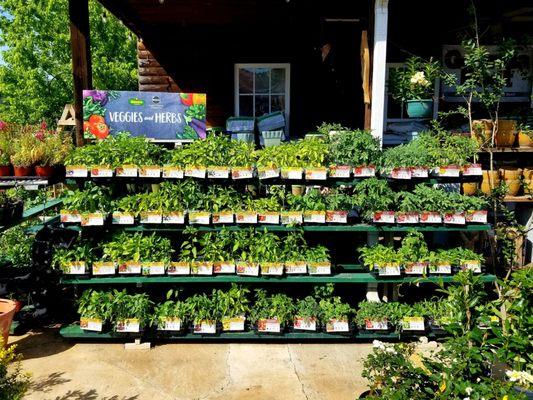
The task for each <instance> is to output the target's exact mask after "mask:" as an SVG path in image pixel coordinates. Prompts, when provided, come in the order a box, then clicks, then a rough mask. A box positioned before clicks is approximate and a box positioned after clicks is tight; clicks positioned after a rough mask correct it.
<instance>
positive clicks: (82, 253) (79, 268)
mask: <svg viewBox="0 0 533 400" xmlns="http://www.w3.org/2000/svg"><path fill="white" fill-rule="evenodd" d="M93 259H94V256H93V255H92V247H91V246H90V245H89V244H88V243H84V244H80V245H76V246H74V247H72V248H57V249H56V250H55V251H54V255H53V257H52V266H53V267H55V268H59V269H60V270H61V271H62V272H63V273H64V274H68V275H85V274H87V273H88V272H89V267H90V265H91V262H92V261H93Z"/></svg>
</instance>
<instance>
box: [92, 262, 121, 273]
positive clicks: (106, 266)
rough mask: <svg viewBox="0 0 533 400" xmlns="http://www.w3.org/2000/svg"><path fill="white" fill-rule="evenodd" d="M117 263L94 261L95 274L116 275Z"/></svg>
mask: <svg viewBox="0 0 533 400" xmlns="http://www.w3.org/2000/svg"><path fill="white" fill-rule="evenodd" d="M115 269H116V264H115V263H114V262H101V261H100V262H99V261H97V262H94V263H93V275H115V272H116V271H115Z"/></svg>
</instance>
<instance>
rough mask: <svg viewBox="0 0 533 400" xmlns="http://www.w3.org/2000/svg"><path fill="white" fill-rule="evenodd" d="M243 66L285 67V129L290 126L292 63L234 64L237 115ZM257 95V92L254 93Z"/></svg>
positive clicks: (237, 113)
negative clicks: (240, 70) (240, 72)
mask: <svg viewBox="0 0 533 400" xmlns="http://www.w3.org/2000/svg"><path fill="white" fill-rule="evenodd" d="M241 68H284V69H285V71H286V72H285V126H286V127H285V130H286V131H288V128H289V117H290V115H291V113H290V111H291V92H290V88H291V64H290V63H274V64H273V63H266V64H262V63H252V64H235V66H234V108H235V115H236V116H239V115H240V112H239V69H241ZM254 95H255V93H254Z"/></svg>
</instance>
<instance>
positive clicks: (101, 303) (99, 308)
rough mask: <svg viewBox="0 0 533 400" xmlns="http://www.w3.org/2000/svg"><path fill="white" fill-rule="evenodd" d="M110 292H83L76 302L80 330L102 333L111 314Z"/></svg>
mask: <svg viewBox="0 0 533 400" xmlns="http://www.w3.org/2000/svg"><path fill="white" fill-rule="evenodd" d="M113 301H114V299H113V295H112V293H111V292H100V291H96V290H93V289H89V290H85V291H84V292H83V294H82V295H81V297H80V298H79V300H78V314H79V315H80V328H81V329H83V330H87V331H95V332H102V330H103V329H104V326H105V324H106V322H109V321H110V318H111V316H112V312H113Z"/></svg>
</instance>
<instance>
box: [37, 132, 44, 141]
mask: <svg viewBox="0 0 533 400" xmlns="http://www.w3.org/2000/svg"><path fill="white" fill-rule="evenodd" d="M35 138H36V139H37V140H40V141H41V142H43V141H44V132H43V131H38V132H37V133H36V134H35Z"/></svg>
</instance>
